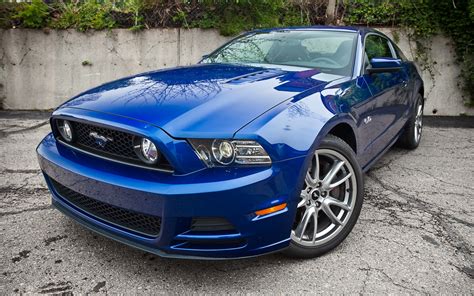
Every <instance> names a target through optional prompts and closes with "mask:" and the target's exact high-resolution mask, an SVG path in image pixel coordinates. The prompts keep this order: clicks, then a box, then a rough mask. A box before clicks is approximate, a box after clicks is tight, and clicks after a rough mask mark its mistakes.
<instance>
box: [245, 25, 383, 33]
mask: <svg viewBox="0 0 474 296" xmlns="http://www.w3.org/2000/svg"><path fill="white" fill-rule="evenodd" d="M282 30H297V31H305V30H308V31H311V30H328V31H341V32H348V31H349V32H359V33H362V34H365V33H368V32H377V33H380V32H379V31H377V30H375V29H372V28H369V27H357V26H322V25H315V26H298V27H279V28H269V29H258V30H253V31H250V32H249V33H255V32H262V33H263V32H272V31H282Z"/></svg>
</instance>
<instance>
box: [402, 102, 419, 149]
mask: <svg viewBox="0 0 474 296" xmlns="http://www.w3.org/2000/svg"><path fill="white" fill-rule="evenodd" d="M422 131H423V97H422V96H421V94H418V96H417V98H416V104H415V110H414V111H413V114H412V116H411V117H410V119H409V120H408V122H407V124H406V125H405V128H404V131H403V133H402V134H401V135H400V138H399V140H398V146H399V147H402V148H405V149H410V150H412V149H416V148H417V147H418V145H420V141H421V135H422Z"/></svg>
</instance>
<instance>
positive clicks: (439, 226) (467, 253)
mask: <svg viewBox="0 0 474 296" xmlns="http://www.w3.org/2000/svg"><path fill="white" fill-rule="evenodd" d="M367 177H368V178H370V179H372V180H373V181H375V182H376V183H377V184H378V185H379V186H381V187H382V188H383V189H384V190H387V191H389V192H392V193H393V194H395V195H396V196H398V197H402V198H404V199H405V200H406V201H407V203H406V204H405V203H402V202H400V201H397V200H393V199H390V200H388V198H387V196H385V197H384V198H387V201H386V202H385V203H383V202H382V203H381V205H382V207H381V208H382V209H384V210H387V211H389V215H390V216H392V218H394V219H397V217H398V214H397V213H396V211H395V210H394V209H392V210H391V211H390V208H389V207H384V206H385V205H386V204H387V203H388V204H389V205H390V206H391V207H392V206H396V207H398V208H399V209H400V210H401V211H403V212H407V211H413V210H418V211H423V212H425V213H427V214H429V215H430V216H431V219H432V220H433V222H434V223H433V224H432V226H433V227H434V228H435V229H436V231H437V233H436V236H437V237H440V238H443V239H444V240H445V241H446V242H447V243H448V244H449V245H450V246H451V247H452V248H454V249H455V250H457V251H458V252H459V253H461V256H462V257H464V260H463V261H465V262H472V257H471V255H472V246H471V245H470V243H469V242H467V241H466V240H465V239H464V237H463V236H462V235H460V234H459V233H458V232H457V231H456V229H454V228H453V227H452V226H451V225H450V224H449V223H447V222H446V221H447V220H451V221H456V222H459V221H458V220H461V219H459V218H457V217H454V216H452V215H450V214H447V213H446V212H445V211H444V210H443V209H442V208H440V207H438V206H436V205H433V204H430V203H427V202H426V201H424V200H421V199H419V198H417V197H416V196H414V195H410V194H408V193H405V192H403V190H402V189H401V188H399V187H398V186H396V185H393V184H392V185H389V184H387V183H385V182H383V181H381V180H380V179H379V178H378V177H376V176H374V175H373V173H368V174H367ZM379 202H380V200H379ZM374 206H375V207H379V204H377V202H376V203H375V205H374ZM398 220H401V219H398ZM461 221H463V220H461ZM378 222H379V221H378ZM387 222H388V224H390V225H393V223H391V222H390V221H387ZM462 224H470V223H469V222H466V221H463V223H462ZM404 226H405V225H404ZM412 226H413V225H412ZM414 228H417V229H420V228H419V227H414ZM423 230H425V231H427V230H426V229H423ZM427 232H429V231H427ZM458 270H464V269H463V267H459V268H458ZM465 274H466V275H467V276H469V274H467V273H465Z"/></svg>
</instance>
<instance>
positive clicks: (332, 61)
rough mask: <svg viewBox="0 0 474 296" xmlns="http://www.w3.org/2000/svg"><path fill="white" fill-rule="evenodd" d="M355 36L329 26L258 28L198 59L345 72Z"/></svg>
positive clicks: (350, 61) (333, 72) (334, 72)
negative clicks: (321, 27)
mask: <svg viewBox="0 0 474 296" xmlns="http://www.w3.org/2000/svg"><path fill="white" fill-rule="evenodd" d="M356 36H357V34H356V33H355V32H343V31H331V30H319V31H318V30H305V31H303V30H281V31H271V32H264V33H262V32H258V33H253V34H249V35H244V36H242V37H240V38H237V39H235V40H233V41H232V42H230V43H228V44H226V45H225V46H223V47H221V48H220V49H218V50H216V51H215V52H213V53H212V54H211V55H209V56H208V57H207V58H205V59H204V60H203V61H202V63H232V64H268V65H286V66H297V67H305V68H315V69H318V70H320V71H321V72H324V73H331V74H337V75H344V76H349V75H351V72H352V68H353V59H354V47H355V44H356Z"/></svg>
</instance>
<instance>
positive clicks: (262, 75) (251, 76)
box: [224, 69, 285, 84]
mask: <svg viewBox="0 0 474 296" xmlns="http://www.w3.org/2000/svg"><path fill="white" fill-rule="evenodd" d="M284 73H285V72H284V71H281V70H273V69H269V70H262V71H257V72H252V73H248V74H244V75H241V76H237V77H234V78H231V79H229V80H225V81H224V83H231V84H240V83H245V82H254V81H259V80H263V79H267V78H271V77H275V76H278V75H281V74H284Z"/></svg>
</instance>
